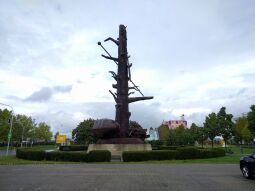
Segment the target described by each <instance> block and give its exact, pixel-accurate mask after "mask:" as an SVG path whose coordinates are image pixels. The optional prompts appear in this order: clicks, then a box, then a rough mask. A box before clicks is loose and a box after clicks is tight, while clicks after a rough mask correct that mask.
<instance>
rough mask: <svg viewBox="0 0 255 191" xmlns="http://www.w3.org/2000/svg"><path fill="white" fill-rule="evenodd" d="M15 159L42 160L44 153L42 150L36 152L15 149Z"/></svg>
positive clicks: (33, 150) (34, 150)
mask: <svg viewBox="0 0 255 191" xmlns="http://www.w3.org/2000/svg"><path fill="white" fill-rule="evenodd" d="M16 157H17V158H20V159H26V160H37V161H39V160H44V158H45V151H44V150H36V149H17V150H16Z"/></svg>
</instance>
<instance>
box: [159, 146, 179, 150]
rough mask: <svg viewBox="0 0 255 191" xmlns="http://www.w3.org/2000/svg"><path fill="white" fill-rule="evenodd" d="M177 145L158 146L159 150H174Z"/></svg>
mask: <svg viewBox="0 0 255 191" xmlns="http://www.w3.org/2000/svg"><path fill="white" fill-rule="evenodd" d="M177 148H178V147H177V146H160V150H176V149H177Z"/></svg>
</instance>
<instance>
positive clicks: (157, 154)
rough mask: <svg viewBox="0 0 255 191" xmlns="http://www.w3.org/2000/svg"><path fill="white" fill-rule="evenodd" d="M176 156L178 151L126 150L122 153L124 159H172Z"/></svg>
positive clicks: (125, 160)
mask: <svg viewBox="0 0 255 191" xmlns="http://www.w3.org/2000/svg"><path fill="white" fill-rule="evenodd" d="M175 156H176V151H170V150H168V151H167V150H165V151H125V152H123V154H122V157H123V161H124V162H129V161H148V160H171V159H174V158H175Z"/></svg>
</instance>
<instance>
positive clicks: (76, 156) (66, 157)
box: [45, 151, 88, 162]
mask: <svg viewBox="0 0 255 191" xmlns="http://www.w3.org/2000/svg"><path fill="white" fill-rule="evenodd" d="M45 158H46V160H53V161H70V162H87V160H88V154H87V153H86V152H65V151H63V152H59V151H55V152H47V153H46V157H45Z"/></svg>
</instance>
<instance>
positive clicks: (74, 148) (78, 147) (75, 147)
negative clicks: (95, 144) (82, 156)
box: [59, 145, 88, 151]
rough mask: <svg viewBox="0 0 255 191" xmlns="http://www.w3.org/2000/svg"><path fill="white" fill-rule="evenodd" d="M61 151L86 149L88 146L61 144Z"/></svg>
mask: <svg viewBox="0 0 255 191" xmlns="http://www.w3.org/2000/svg"><path fill="white" fill-rule="evenodd" d="M59 150H60V151H86V150H88V146H85V145H70V146H59Z"/></svg>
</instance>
